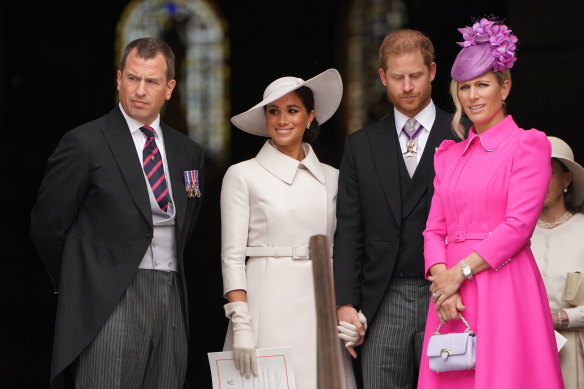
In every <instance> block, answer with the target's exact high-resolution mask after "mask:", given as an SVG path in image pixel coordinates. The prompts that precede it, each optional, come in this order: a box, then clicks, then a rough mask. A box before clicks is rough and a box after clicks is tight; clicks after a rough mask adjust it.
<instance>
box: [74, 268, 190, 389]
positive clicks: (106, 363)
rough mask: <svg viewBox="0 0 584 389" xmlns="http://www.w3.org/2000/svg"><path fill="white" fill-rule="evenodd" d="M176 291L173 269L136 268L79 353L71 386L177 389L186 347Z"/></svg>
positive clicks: (184, 363) (180, 385) (113, 388)
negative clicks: (135, 271) (104, 319)
mask: <svg viewBox="0 0 584 389" xmlns="http://www.w3.org/2000/svg"><path fill="white" fill-rule="evenodd" d="M179 289H180V286H179V276H178V274H177V273H176V272H163V271H157V270H142V269H138V271H137V273H136V276H135V277H134V280H132V282H131V283H130V285H129V286H128V289H127V290H126V292H125V293H124V295H123V297H122V298H121V300H120V301H119V303H118V304H117V305H116V307H115V308H114V310H113V311H112V313H111V315H110V317H109V318H108V319H107V321H106V322H105V324H104V325H103V327H102V328H101V330H100V331H99V333H98V334H97V336H96V337H95V338H94V340H93V341H92V342H91V343H90V344H89V346H87V347H86V348H85V350H83V352H82V353H81V355H80V356H79V360H78V365H77V372H76V377H75V387H76V388H83V389H85V388H90V389H98V388H99V389H160V388H165V389H166V388H168V389H171V388H177V389H181V388H182V387H183V383H184V381H185V376H186V368H187V351H188V345H187V336H186V332H185V323H184V319H183V314H182V309H181V303H180V295H179V293H180V292H179Z"/></svg>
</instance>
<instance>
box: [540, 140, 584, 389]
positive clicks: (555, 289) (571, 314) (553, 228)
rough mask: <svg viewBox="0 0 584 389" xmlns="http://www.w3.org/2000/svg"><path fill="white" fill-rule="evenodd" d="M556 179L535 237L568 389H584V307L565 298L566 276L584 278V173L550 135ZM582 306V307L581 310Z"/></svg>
mask: <svg viewBox="0 0 584 389" xmlns="http://www.w3.org/2000/svg"><path fill="white" fill-rule="evenodd" d="M548 139H549V140H550V143H551V145H552V160H551V164H552V179H551V181H550V184H549V187H548V191H547V193H546V197H545V201H544V204H543V209H542V211H541V214H540V215H539V220H538V221H537V226H536V227H535V231H534V232H533V236H532V237H531V249H532V250H533V255H534V256H535V260H536V262H537V266H538V267H539V270H540V271H541V275H542V277H543V282H544V284H545V288H546V292H547V296H548V300H549V304H550V314H551V316H552V320H553V323H554V327H555V328H556V331H558V332H559V333H560V334H561V335H562V336H564V337H565V338H566V339H567V342H566V344H565V345H564V347H563V348H562V349H561V350H560V364H561V368H562V375H563V377H564V385H565V387H566V389H578V388H584V348H583V347H584V302H582V301H572V303H568V302H566V301H564V300H563V299H562V293H563V291H564V288H565V286H566V275H567V273H571V272H580V273H581V274H584V240H583V239H582V238H583V237H584V234H583V231H584V214H582V210H583V203H584V168H583V167H582V166H580V165H579V164H578V163H576V162H575V161H574V153H573V152H572V149H570V146H568V144H567V143H566V142H564V141H563V140H561V139H559V138H555V137H551V136H549V137H548ZM582 287H583V288H584V285H582ZM578 304H580V305H578Z"/></svg>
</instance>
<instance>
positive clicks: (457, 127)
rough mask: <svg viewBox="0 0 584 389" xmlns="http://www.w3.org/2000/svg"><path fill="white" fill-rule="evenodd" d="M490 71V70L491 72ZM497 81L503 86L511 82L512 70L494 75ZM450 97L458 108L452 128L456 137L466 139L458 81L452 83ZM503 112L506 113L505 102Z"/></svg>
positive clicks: (505, 70) (504, 70)
mask: <svg viewBox="0 0 584 389" xmlns="http://www.w3.org/2000/svg"><path fill="white" fill-rule="evenodd" d="M489 71H490V70H489ZM493 74H494V75H495V77H496V79H497V83H498V84H499V85H503V83H504V82H505V81H506V80H509V81H511V70H510V69H503V70H501V71H499V72H494V73H493ZM450 96H452V102H453V103H454V106H455V107H456V111H455V112H454V115H453V116H452V122H451V126H452V129H453V130H454V132H455V133H456V135H458V136H459V137H460V139H464V138H466V130H467V129H466V128H464V126H463V125H462V123H461V122H460V120H461V119H462V114H463V113H464V111H463V109H462V105H461V104H460V100H459V99H458V81H455V80H452V81H450ZM503 111H504V112H506V107H505V102H504V101H503Z"/></svg>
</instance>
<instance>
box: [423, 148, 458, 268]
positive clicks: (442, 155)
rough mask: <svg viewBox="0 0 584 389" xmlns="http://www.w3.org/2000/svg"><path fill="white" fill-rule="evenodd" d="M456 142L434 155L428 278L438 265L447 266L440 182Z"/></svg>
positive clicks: (427, 233) (426, 233)
mask: <svg viewBox="0 0 584 389" xmlns="http://www.w3.org/2000/svg"><path fill="white" fill-rule="evenodd" d="M455 143H456V142H455V141H453V140H444V141H442V143H441V144H440V147H438V150H436V153H435V154H434V170H435V172H436V176H435V177H434V196H433V197H432V204H431V206H430V213H429V215H428V221H427V222H426V229H425V230H424V233H423V234H424V260H425V274H426V277H427V276H429V275H430V273H429V270H430V268H431V267H432V266H434V265H436V264H438V263H444V264H446V236H447V232H446V219H445V218H444V212H443V209H442V200H441V198H440V196H441V188H440V182H441V179H442V174H443V172H444V162H445V159H446V158H447V153H446V151H447V150H448V149H449V148H450V147H451V146H452V145H454V144H455Z"/></svg>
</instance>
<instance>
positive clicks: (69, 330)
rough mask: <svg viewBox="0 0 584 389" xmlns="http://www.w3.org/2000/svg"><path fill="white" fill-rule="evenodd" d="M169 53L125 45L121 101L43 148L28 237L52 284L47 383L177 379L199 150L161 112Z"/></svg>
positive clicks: (129, 384)
mask: <svg viewBox="0 0 584 389" xmlns="http://www.w3.org/2000/svg"><path fill="white" fill-rule="evenodd" d="M174 61H175V60H174V54H173V52H172V50H171V49H170V47H169V46H168V45H166V44H165V43H164V42H161V41H159V40H157V39H153V38H143V39H138V40H135V41H133V42H130V43H129V44H128V46H127V47H126V48H125V51H124V53H123V55H122V60H121V63H120V69H119V70H118V72H117V89H118V94H119V100H120V103H119V105H118V106H116V107H115V108H114V109H112V111H110V112H109V113H108V114H106V115H104V116H102V117H101V118H99V119H96V120H94V121H92V122H89V123H86V124H83V125H81V126H79V127H77V128H75V129H73V130H72V131H69V132H68V133H66V134H65V135H64V136H63V138H62V139H61V141H60V143H59V145H58V146H57V149H56V150H55V152H54V153H53V155H52V156H51V157H50V159H49V162H48V166H47V169H46V173H45V177H44V179H43V182H42V184H41V187H40V190H39V194H38V201H37V203H36V205H35V206H34V208H33V210H32V223H31V235H32V238H33V241H34V243H35V246H36V247H37V250H38V252H39V254H40V255H41V257H42V259H43V261H44V263H45V265H46V268H47V270H48V273H49V275H50V278H51V281H52V283H53V286H54V288H55V293H58V294H59V300H58V307H57V317H56V325H55V338H54V346H53V358H52V366H51V383H52V384H54V385H57V384H60V383H62V381H63V380H62V377H63V373H64V371H65V370H66V369H67V368H68V367H72V372H73V374H74V377H75V386H76V387H78V388H108V389H112V388H124V389H125V388H181V387H182V386H183V384H184V381H185V375H186V365H187V351H188V343H187V328H188V325H187V317H188V314H187V293H186V285H185V277H184V261H183V253H184V248H185V244H186V242H187V240H188V238H189V236H190V234H191V232H192V230H193V227H194V224H195V221H196V219H197V215H198V212H199V210H200V207H201V192H202V191H203V188H202V185H201V184H200V183H199V178H202V177H203V153H202V150H201V148H200V147H199V146H198V145H197V144H196V143H195V142H193V141H191V140H190V139H189V138H188V137H186V136H184V135H183V134H181V133H179V132H177V131H176V130H174V129H172V128H170V127H168V126H167V125H165V124H164V123H162V122H161V121H160V109H161V108H162V106H163V105H164V103H165V101H166V100H169V99H170V97H171V95H172V91H173V89H174V87H175V84H176V81H175V80H174Z"/></svg>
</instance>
